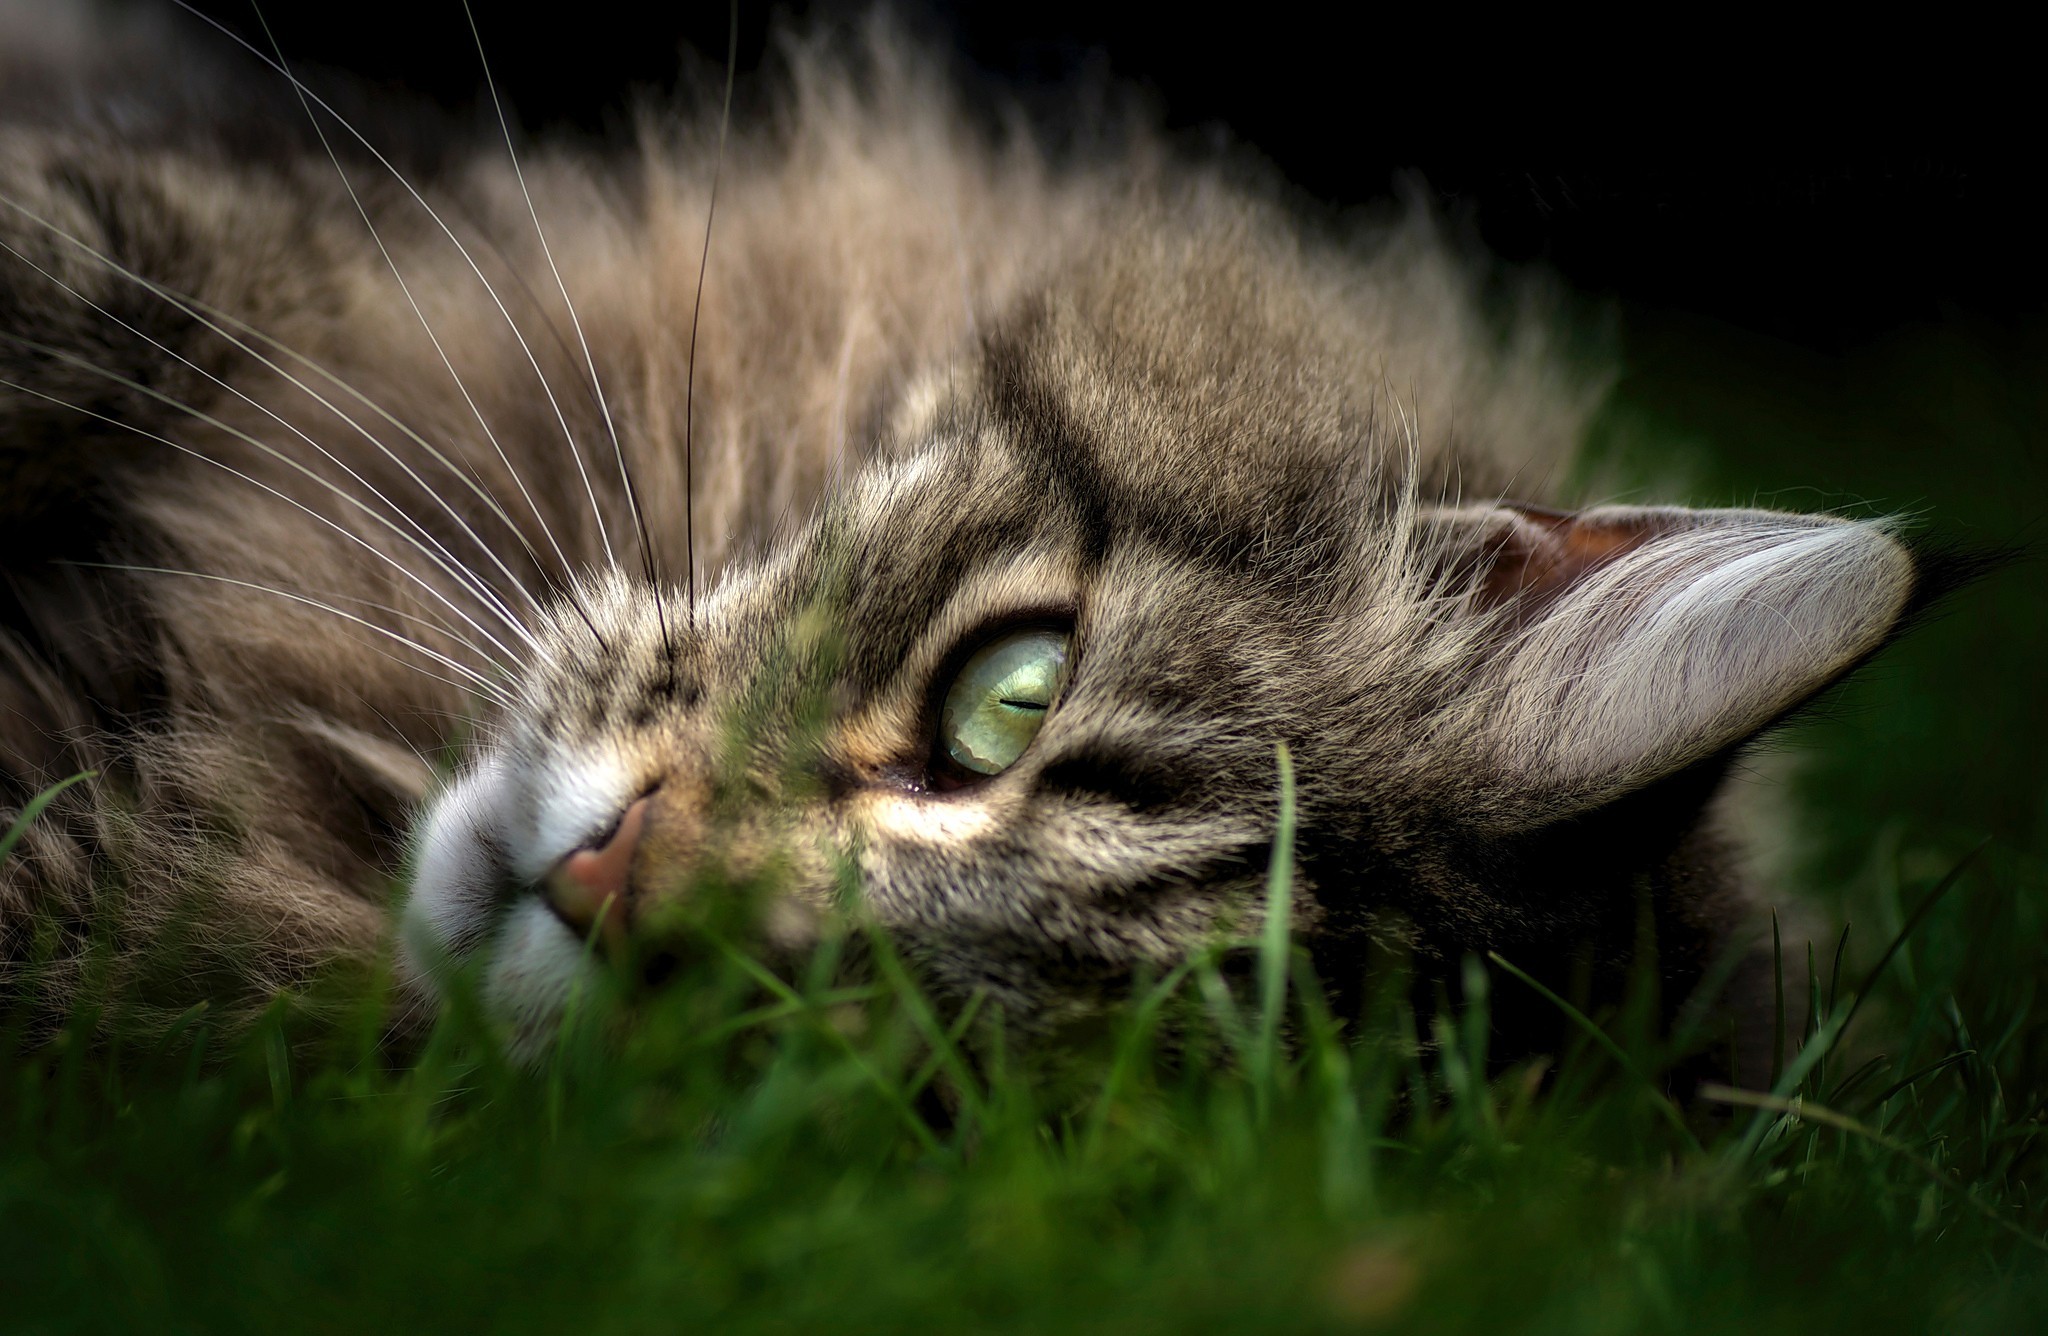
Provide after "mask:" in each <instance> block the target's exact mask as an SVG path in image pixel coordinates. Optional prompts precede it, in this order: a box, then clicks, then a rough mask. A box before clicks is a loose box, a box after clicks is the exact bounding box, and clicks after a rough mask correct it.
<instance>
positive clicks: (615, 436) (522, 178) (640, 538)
mask: <svg viewBox="0 0 2048 1336" xmlns="http://www.w3.org/2000/svg"><path fill="white" fill-rule="evenodd" d="M462 13H463V17H465V18H467V19H468V20H469V34H470V36H471V37H472V38H474V39H475V41H476V58H477V62H478V63H479V64H481V65H482V66H483V71H484V87H486V88H487V89H489V90H490V94H491V107H492V109H493V110H495V111H496V112H497V114H498V128H499V130H501V131H502V132H503V133H504V136H505V154H506V156H507V157H509V158H510V159H511V160H512V174H513V176H514V177H516V178H517V179H518V181H519V194H520V195H521V197H522V198H524V199H525V201H526V216H527V217H528V218H531V219H532V220H533V234H534V236H535V237H537V238H538V239H539V240H540V253H541V254H542V255H543V256H545V257H547V262H548V272H549V273H550V274H552V275H554V279H555V290H556V291H557V292H559V293H561V294H562V305H563V306H565V307H567V308H568V311H569V326H570V328H572V329H574V330H575V331H576V344H577V346H578V347H579V348H581V349H582V351H583V365H584V367H585V368H587V369H588V370H589V372H590V385H591V389H592V390H593V391H594V392H595V393H596V396H597V411H598V412H599V413H600V414H601V415H602V416H603V417H604V429H605V431H606V433H607V434H608V435H609V436H610V437H611V442H612V459H613V460H614V461H615V462H616V463H617V464H618V466H619V482H620V484H621V485H623V486H624V487H625V489H626V499H627V501H628V502H630V503H631V504H630V505H629V506H628V510H629V511H630V512H631V514H632V517H633V536H634V539H635V540H636V541H637V542H638V543H639V546H640V550H641V553H642V555H643V557H645V558H646V560H647V561H648V564H649V569H648V571H647V576H648V578H649V579H650V580H651V579H653V578H654V571H653V568H652V561H653V558H652V549H651V548H649V547H648V541H647V526H646V524H645V523H644V522H643V520H642V518H641V515H640V506H639V502H638V501H637V500H636V499H635V494H634V488H633V478H632V475H631V474H629V473H628V472H627V471H626V449H625V446H624V445H622V444H621V443H620V441H619V429H618V426H617V425H616V424H615V423H614V422H613V421H612V410H611V405H610V404H608V403H606V402H605V397H604V382H603V381H602V380H600V379H599V378H598V374H597V359H596V358H595V357H593V356H591V352H590V340H589V339H588V338H586V337H585V336H584V333H583V321H582V319H581V317H579V316H578V315H577V314H576V303H575V301H574V300H573V299H571V298H570V296H569V285H568V284H567V283H565V282H563V280H562V271H561V268H560V267H559V266H557V265H556V264H555V252H554V248H553V247H551V246H550V245H548V234H547V232H546V230H545V229H543V228H542V227H541V225H540V211H539V210H537V209H536V208H534V205H533V192H532V191H531V190H529V189H527V186H526V169H525V168H524V167H522V166H520V164H519V150H518V149H516V148H514V147H513V145H512V125H511V122H510V121H508V120H507V119H506V118H505V106H504V103H503V102H501V101H500V100H499V98H498V81H497V80H496V79H495V78H493V77H492V75H491V62H490V60H489V58H488V57H486V56H485V55H484V39H483V34H482V33H481V32H479V31H477V26H476V13H475V11H474V10H472V9H471V7H470V3H469V0H462ZM576 463H577V467H578V468H579V469H580V468H581V467H582V466H583V461H582V459H581V458H580V457H579V458H578V459H577V462H576ZM583 481H584V487H585V489H586V490H587V489H588V488H589V486H590V480H589V478H588V477H586V478H585V479H584V480H583ZM590 505H591V509H592V510H593V512H594V511H595V510H596V508H597V498H596V497H595V496H592V497H591V500H590ZM598 524H599V526H600V530H601V529H602V526H603V524H604V517H603V516H602V515H599V516H598Z"/></svg>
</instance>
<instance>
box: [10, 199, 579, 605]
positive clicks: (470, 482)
mask: <svg viewBox="0 0 2048 1336" xmlns="http://www.w3.org/2000/svg"><path fill="white" fill-rule="evenodd" d="M0 205H6V207H8V209H12V211H16V213H20V215H23V217H27V219H29V221H33V223H37V225H39V227H43V229H47V232H51V234H53V236H57V238H59V240H63V242H68V244H70V246H74V248H78V250H80V252H84V254H86V256H90V258H94V260H96V262H100V264H102V266H106V268H109V270H113V273H117V275H121V277H123V279H129V281H131V283H135V285H137V287H141V289H143V291H150V293H154V295H156V297H160V299H162V301H168V303H170V305H174V307H178V309H180V311H184V314H186V316H190V318H195V320H199V322H201V324H205V326H207V328H209V330H213V332H215V334H219V336H221V338H225V340H227V342H231V344H233V346H236V348H240V350H244V352H248V354H250V357H254V359H256V361H260V363H262V365H264V367H268V369H270V371H274V373H276V375H281V377H283V379H287V381H289V383H293V385H295V387H299V389H301V391H303V393H305V395H307V398H311V400H313V402H317V404H319V406H324V408H326V410H328V412H332V414H334V416H338V418H340V420H342V422H346V424H348V426H352V428H354V430H356V432H360V434H362V436H365V439H367V441H371V445H375V447H377V449H379V451H383V453H385V457H387V459H391V463H395V465H397V467H401V469H403V471H406V475H408V477H412V479H414V482H416V484H418V486H420V490H422V492H426V494H428V496H430V498H434V500H436V502H438V504H440V506H442V508H444V510H449V518H453V520H455V523H457V525H461V527H463V533H467V535H469V539H471V541H473V543H477V547H481V549H483V551H485V555H489V557H492V559H494V563H496V566H498V570H500V572H502V574H504V576H506V580H510V582H512V588H516V590H518V592H520V594H522V596H524V598H526V602H530V604H532V607H535V609H537V611H539V607H541V602H539V600H537V598H535V596H532V592H530V590H528V588H526V586H524V582H522V580H520V578H518V576H516V574H514V572H512V570H510V568H506V563H504V559H502V557H498V551H496V549H494V547H492V545H489V543H485V541H483V539H481V537H479V535H477V533H475V531H473V529H471V527H469V525H467V520H463V516H461V512H457V510H455V508H451V506H449V502H446V500H444V498H442V496H440V492H436V490H434V488H432V484H428V482H426V479H424V477H420V475H418V473H416V471H414V469H412V467H410V465H408V463H406V459H403V457H399V455H397V453H393V451H391V449H389V447H387V445H385V443H383V441H381V439H379V436H375V434H371V432H369V430H367V428H365V426H362V424H358V422H356V420H354V418H350V416H348V414H346V412H342V410H340V408H336V406H334V404H332V402H328V400H326V398H324V395H322V393H317V391H315V389H313V387H309V385H307V383H305V381H301V379H297V377H295V375H291V373H289V371H285V369H283V367H279V365H276V363H274V361H270V359H268V357H264V354H262V352H258V350H256V348H250V346H248V344H246V342H242V340H240V338H236V336H233V334H231V332H227V330H223V328H221V326H219V324H217V322H225V324H231V326H236V328H238V330H242V332H244V334H248V336H250V338H256V340H260V342H264V344H268V346H270V348H274V350H276V352H281V354H283V357H289V359H293V361H297V363H299V365H303V367H307V369H309V371H313V373H315V375H319V377H322V379H326V381H328V383H332V385H336V387H338V389H342V391H344V393H348V395H350V398H354V400H356V402H358V404H362V406H365V408H369V410H371V412H375V414H377V416H381V418H383V420H385V422H389V424H391V426H393V428H397V430H399V432H401V434H406V436H408V439H410V441H412V443H414V445H418V447H420V449H422V451H426V453H428V455H430V457H432V459H434V461H438V463H440V465H442V467H446V469H449V471H451V473H453V475H455V477H457V479H461V482H463V484H465V486H467V488H469V490H471V492H473V494H475V496H477V498H479V500H481V502H483V504H485V506H487V508H489V512H492V514H494V516H498V518H500V520H502V523H504V525H506V529H508V531H510V533H512V537H514V539H516V541H518V545H520V547H522V549H524V551H526V555H528V557H530V559H532V561H535V568H537V570H539V572H541V576H543V578H549V574H547V568H545V561H543V559H541V553H539V551H535V547H532V543H530V541H528V539H526V535H524V533H522V531H520V527H518V525H516V523H514V520H512V516H510V514H508V512H506V508H504V506H502V504H500V502H498V498H496V496H492V492H489V490H487V488H485V486H483V484H481V482H479V479H477V477H473V475H471V473H469V471H467V469H465V467H463V465H459V463H455V461H453V459H449V457H446V455H444V453H442V451H440V449H436V447H434V445H432V443H430V441H426V436H422V434H420V432H416V430H414V428H412V426H408V424H406V422H401V420H399V418H397V416H393V414H391V412H387V410H385V408H383V406H381V404H377V402H375V400H371V398H369V395H367V393H362V391H360V389H356V387H354V385H350V383H348V381H344V379H342V377H340V375H336V373H334V371H330V369H328V367H324V365H319V363H317V361H313V359H311V357H307V354H303V352H299V350H297V348H293V346H291V344H287V342H283V340H279V338H272V336H270V334H266V332H262V330H258V328H256V326H252V324H248V322H246V320H242V318H238V316H233V314H229V311H223V309H219V307H215V305H209V303H205V301H201V299H197V297H188V295H184V293H178V291H174V289H170V287H164V285H162V283H156V281H154V279H147V277H143V275H139V273H135V270H131V268H127V266H125V264H121V262H119V260H115V258H113V256H109V254H104V252H100V250H98V248H94V246H90V244H88V242H86V240H84V238H78V236H74V234H70V232H66V229H63V227H59V225H57V223H51V221H49V219H45V217H41V215H39V213H35V211H33V209H27V207H23V205H20V203H18V201H14V199H8V197H6V195H0ZM10 254H16V256H18V258H23V262H27V264H31V266H33V268H35V270H37V273H43V275H45V277H49V279H51V281H53V283H57V285H59V287H63V289H66V291H72V293H74V295H78V299H80V301H86V305H92V309H102V307H98V305H96V303H92V301H90V299H86V297H84V295H80V293H76V291H74V289H72V287H70V285H66V283H63V281H61V279H55V277H53V275H49V273H47V270H43V268H41V266H39V264H35V262H33V260H29V258H27V256H20V252H14V250H12V248H10ZM109 320H119V318H115V316H109ZM123 328H131V326H127V324H125V322H123ZM137 334H139V336H141V338H147V340H150V342H152V344H156V346H158V348H164V344H160V342H158V340H154V338H150V336H147V334H141V332H139V330H137ZM164 350H166V352H170V354H172V357H178V361H184V363H186V365H188V367H190V365H193V363H190V361H188V359H184V357H180V354H176V352H172V350H170V348H164ZM195 371H201V373H203V375H209V379H215V383H221V381H219V377H211V373H205V371H203V369H199V367H195ZM229 389H233V387H229ZM236 393H240V391H236ZM242 398H244V400H248V395H242ZM256 406H258V408H262V410H264V412H266V414H268V412H270V410H268V408H264V406H262V404H256ZM270 416H272V418H274V416H276V414H270ZM315 449H317V447H315ZM344 467H346V465H344ZM393 510H397V506H393ZM399 514H403V510H399ZM549 582H551V584H553V580H551V578H549Z"/></svg>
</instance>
